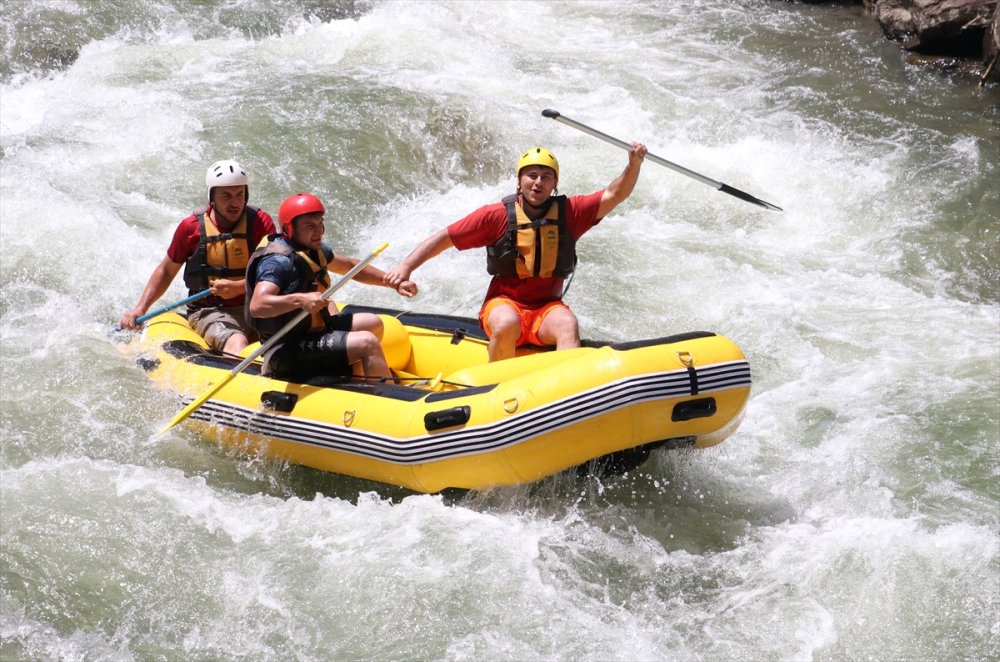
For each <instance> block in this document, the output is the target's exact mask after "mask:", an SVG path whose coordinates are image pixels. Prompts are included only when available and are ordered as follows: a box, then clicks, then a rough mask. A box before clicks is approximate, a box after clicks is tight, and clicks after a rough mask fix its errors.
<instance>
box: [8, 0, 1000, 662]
mask: <svg viewBox="0 0 1000 662" xmlns="http://www.w3.org/2000/svg"><path fill="white" fill-rule="evenodd" d="M3 12H4V20H3V22H2V24H0V33H2V35H3V54H2V60H0V150H2V154H0V159H2V161H0V212H2V222H0V250H2V253H0V316H2V317H0V398H2V400H0V405H2V406H0V543H2V551H0V554H2V556H0V659H3V660H4V661H8V660H10V661H14V660H80V661H83V660H88V661H89V660H289V659H297V660H317V661H320V660H330V659H338V660H347V659H412V660H494V659H500V660H664V659H669V660H707V661H716V660H779V659H780V660H858V659H893V660H930V659H937V660H958V659H961V660H987V659H997V658H998V657H1000V627H998V622H1000V620H998V613H1000V538H998V528H1000V505H998V504H1000V487H998V485H1000V481H998V475H1000V455H998V453H1000V377H998V375H1000V291H998V288H1000V243H998V239H997V232H998V230H1000V186H998V184H997V182H998V181H1000V110H998V108H1000V89H998V86H997V85H996V84H993V85H991V86H990V87H987V88H986V89H985V90H979V89H977V87H976V81H975V80H972V79H967V78H964V77H962V75H961V74H957V73H952V72H948V71H942V70H941V69H935V68H927V67H917V66H912V65H909V64H907V63H906V62H905V58H904V55H903V54H902V53H901V51H900V49H899V47H898V45H896V44H893V43H889V42H886V41H885V39H884V37H883V36H882V33H881V31H880V29H879V28H878V25H877V24H876V23H875V22H874V21H873V20H872V19H871V18H870V17H867V16H864V15H863V14H862V11H861V10H860V9H859V8H852V7H820V6H811V5H805V4H789V3H784V2H765V1H755V0H743V1H739V2H734V1H732V0H688V1H685V2H672V1H670V2H668V1H664V2H610V1H609V2H505V1H501V0H495V1H490V2H473V1H467V2H463V1H453V2H447V1H434V2H431V1H427V2H409V1H385V2H363V1H358V2H340V3H333V2H325V1H321V0H286V1H283V2H277V1H274V0H272V1H266V0H241V1H239V2H234V1H231V0H204V1H201V2H194V1H192V0H33V1H26V0H8V1H7V2H5V3H4V10H3ZM545 108H553V109H556V110H558V111H560V112H561V113H563V114H564V115H566V116H567V117H570V118H573V119H575V120H578V121H580V122H583V123H585V124H587V125H589V126H592V127H594V128H595V129H598V130H601V131H603V132H605V133H608V134H610V135H613V136H616V137H618V138H621V139H623V140H642V141H643V142H645V143H646V144H647V146H648V147H649V149H650V151H651V152H653V153H655V154H658V155H660V156H661V157H663V158H665V159H668V160H671V161H673V162H676V163H679V164H681V165H683V166H685V167H687V168H690V169H692V170H694V171H696V172H699V173H702V174H704V175H706V176H708V177H710V178H712V179H715V180H718V181H722V182H725V183H727V184H729V185H731V186H734V187H736V188H739V189H741V190H744V191H747V192H749V193H751V194H753V195H756V196H758V197H760V198H762V199H764V200H767V201H769V202H772V203H774V204H776V205H778V206H780V207H782V208H783V209H784V211H783V212H774V211H768V210H765V209H761V208H759V207H755V206H753V205H749V204H747V203H745V202H743V201H740V200H738V199H736V198H733V197H730V196H727V195H724V194H722V193H719V192H717V191H714V190H713V189H712V188H711V187H708V186H705V185H704V184H703V183H700V182H698V181H695V180H693V179H690V178H686V177H684V176H681V175H680V174H678V173H676V172H673V171H671V170H669V169H667V168H663V167H661V166H659V165H657V164H655V163H652V162H649V161H647V162H646V164H645V165H644V167H643V171H642V175H641V177H640V180H639V183H638V185H637V187H636V190H635V192H634V194H633V195H632V197H631V198H630V199H629V200H628V201H626V202H625V203H623V204H622V205H621V206H620V207H619V208H618V209H616V210H615V212H614V213H613V214H612V215H611V216H610V217H609V218H607V219H606V220H605V221H604V222H602V223H601V224H600V225H599V226H598V227H597V228H596V229H594V230H593V231H592V232H590V233H589V234H588V235H587V236H586V237H585V238H584V239H583V240H582V241H581V242H580V244H579V250H580V255H581V267H580V269H579V270H578V272H577V276H576V278H575V280H574V281H573V284H572V288H571V289H570V292H569V294H568V302H569V303H570V304H571V305H572V306H573V308H574V310H575V311H576V312H577V315H578V316H579V318H580V321H581V327H582V329H583V335H584V336H586V337H589V338H595V339H605V340H627V339H634V338H648V337H657V336H664V335H670V334H673V333H680V332H684V331H690V330H700V329H703V330H711V331H716V332H719V333H722V334H724V335H726V336H727V337H729V338H731V339H733V340H734V341H736V342H737V343H738V344H739V345H740V346H741V347H742V348H743V350H744V351H745V353H746V354H747V357H748V359H749V361H750V363H751V366H752V367H753V371H754V380H755V382H754V390H753V396H752V398H751V400H750V404H749V408H748V410H747V415H746V418H745V420H744V422H743V424H742V426H741V427H740V428H739V429H738V431H737V432H736V433H735V434H734V435H733V436H732V437H731V438H730V439H728V440H727V441H726V442H725V443H723V444H721V445H720V446H716V447H713V448H711V449H706V450H703V451H690V450H687V451H657V452H655V453H654V454H653V456H652V457H651V459H650V460H649V461H648V462H647V463H646V464H644V465H643V466H642V467H640V468H639V469H637V470H634V471H632V472H631V473H629V474H627V475H625V476H619V477H603V478H602V477H589V478H585V479H577V478H575V477H573V476H569V475H560V476H556V477H553V478H550V479H547V480H544V481H541V482H540V483H537V484H533V485H527V486H521V487H518V488H509V489H497V490H491V491H487V492H482V493H469V494H465V495H449V496H441V495H416V494H411V493H407V492H405V491H402V490H398V489H394V488H388V487H384V486H380V485H377V484H374V483H368V482H364V481H359V480H354V479H350V478H345V477H341V476H334V475H327V474H323V473H320V472H316V471H312V470H309V469H304V468H300V467H294V466H287V465H283V464H280V463H276V462H267V461H262V460H260V459H256V458H250V457H246V456H242V455H238V454H233V453H229V452H226V451H223V450H221V449H219V448H217V447H216V446H214V445H212V444H211V443H209V442H207V441H206V440H204V439H201V438H198V437H197V436H196V435H194V434H192V433H190V432H189V431H186V430H185V429H184V428H183V427H181V428H178V429H176V430H175V431H172V432H171V433H170V434H168V435H166V436H165V437H162V438H158V437H157V436H156V433H157V431H158V430H159V429H160V427H162V426H163V424H164V423H165V422H166V421H168V420H169V419H170V417H171V416H172V415H173V414H174V413H176V411H177V408H178V402H177V400H175V399H174V398H173V397H172V396H170V395H169V394H167V393H164V392H161V391H159V390H157V389H156V388H155V387H154V386H153V385H152V384H151V383H149V381H148V380H147V378H146V377H145V375H144V374H143V372H142V371H141V370H140V369H139V368H137V366H136V365H135V364H134V362H133V361H132V359H131V357H130V356H129V355H128V352H126V351H123V348H122V346H121V345H119V344H117V343H115V342H113V341H112V340H111V339H110V338H109V334H108V331H109V329H110V328H111V327H113V326H114V324H115V323H116V321H117V319H118V317H119V316H120V314H121V313H122V311H124V310H125V309H127V308H129V307H131V306H132V305H133V304H134V303H135V301H136V300H137V298H138V296H139V293H140V292H141V290H142V288H143V286H144V284H145V282H146V279H147V278H148V276H149V274H150V272H151V271H152V269H153V267H154V266H155V265H156V263H157V262H158V261H159V260H160V259H161V258H162V256H163V254H164V250H165V248H166V246H167V244H168V243H169V239H170V236H171V235H172V233H173V229H174V227H175V225H176V223H177V221H179V220H180V219H181V218H182V217H183V216H185V215H187V214H188V213H189V212H190V210H191V209H193V208H194V207H196V206H197V205H199V204H201V203H202V201H203V199H204V195H205V191H204V188H203V177H204V171H205V168H206V167H207V166H208V165H209V164H210V163H212V162H213V161H215V160H218V159H224V158H235V159H237V160H239V161H240V162H242V163H243V164H244V165H245V166H246V167H247V168H248V169H249V170H250V175H251V186H250V198H251V202H252V203H254V204H258V205H260V206H262V207H263V208H264V209H267V210H269V211H270V212H272V213H275V211H276V209H277V206H278V204H279V203H280V201H281V200H282V199H283V198H284V197H285V196H286V195H288V194H290V193H293V192H296V191H299V190H308V191H311V192H314V193H316V194H317V195H319V196H321V197H322V198H323V199H324V200H327V201H328V209H329V213H328V223H327V240H328V241H329V242H330V243H331V244H332V245H333V246H334V248H335V250H340V251H342V252H344V253H347V254H349V255H366V254H367V253H368V252H370V251H371V250H372V249H373V248H374V247H375V246H377V245H378V244H380V243H381V242H382V241H389V242H390V246H389V248H388V249H387V250H386V251H385V253H383V254H382V255H381V256H380V258H379V260H378V262H377V263H376V264H377V265H379V266H381V267H383V268H388V267H390V266H392V265H393V264H395V262H397V261H398V260H400V259H401V258H402V257H403V256H405V255H406V254H407V253H408V252H409V250H410V249H411V248H413V246H415V245H416V244H417V243H418V242H419V241H420V240H421V239H423V238H424V237H425V236H427V235H429V234H430V233H431V232H434V231H435V230H437V229H439V228H440V227H442V226H443V225H444V224H445V223H447V222H450V221H452V220H455V219H457V218H459V217H461V216H463V215H465V214H466V213H468V212H469V211H471V210H473V209H475V208H476V207H478V206H480V205H482V204H486V203H487V202H491V201H495V200H497V199H499V198H500V197H501V196H502V195H504V194H506V193H508V192H510V191H512V190H513V183H514V180H513V168H514V164H515V163H516V159H517V156H518V155H519V154H520V152H521V151H522V150H524V149H525V148H527V147H529V146H533V145H536V144H538V145H544V146H546V147H548V148H550V149H551V150H552V151H553V152H555V153H556V155H557V156H558V157H559V159H560V165H561V171H562V177H561V180H560V190H561V191H562V192H564V193H570V194H573V193H589V192H591V191H594V190H597V189H598V188H600V187H602V186H604V185H605V184H607V183H608V182H610V181H611V180H612V179H613V178H614V177H615V176H616V175H617V174H618V173H620V172H621V169H622V168H623V167H624V164H625V160H626V159H625V152H624V151H622V150H620V149H617V148H616V147H614V146H612V145H609V144H608V143H606V142H602V141H599V140H597V139H595V138H594V137H592V136H589V135H586V134H584V133H581V132H579V131H575V130H574V129H572V128H570V127H568V126H565V125H563V124H560V123H558V122H554V121H552V120H550V119H546V118H544V117H542V115H541V110H542V109H545ZM43 260H49V262H50V264H49V265H48V266H46V265H44V264H42V261H43ZM483 267H484V259H483V254H482V251H467V252H462V253H459V252H457V251H450V252H448V253H446V254H443V255H442V256H440V257H439V258H437V259H436V260H434V261H432V262H430V263H428V264H426V265H425V266H424V267H422V268H421V269H420V270H418V271H417V272H416V273H415V278H416V280H417V282H418V284H419V285H420V287H421V294H420V295H419V297H418V298H416V299H414V300H412V301H404V300H402V299H400V298H399V297H397V296H396V295H395V294H394V293H392V292H391V291H389V290H387V289H384V288H370V287H364V286H362V285H355V284H351V285H350V286H348V288H346V289H345V290H344V294H343V296H344V298H345V299H348V300H356V301H363V302H364V303H368V304H371V305H385V306H392V307H400V306H402V307H407V308H409V309H411V310H418V311H429V312H436V313H444V314H452V315H472V314H474V313H475V311H476V309H477V307H478V304H479V302H480V300H481V297H482V294H483V292H484V290H485V287H486V283H487V278H488V277H487V275H486V273H485V269H484V268H483ZM183 296H184V290H183V288H182V285H181V282H180V279H179V278H178V279H177V281H176V282H175V283H174V285H173V287H172V288H171V290H170V291H169V292H168V294H167V295H166V296H165V297H164V299H163V301H164V302H167V301H171V300H176V299H179V298H181V297H183Z"/></svg>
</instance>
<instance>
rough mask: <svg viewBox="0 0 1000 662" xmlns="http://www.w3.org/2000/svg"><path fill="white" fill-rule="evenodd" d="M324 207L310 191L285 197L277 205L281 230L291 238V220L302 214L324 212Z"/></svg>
mask: <svg viewBox="0 0 1000 662" xmlns="http://www.w3.org/2000/svg"><path fill="white" fill-rule="evenodd" d="M325 211H326V208H325V207H324V206H323V203H322V202H320V199H319V198H317V197H316V196H315V195H313V194H312V193H296V194H295V195H291V196H289V197H287V198H285V201H284V202H282V203H281V206H280V207H278V224H279V225H281V229H282V231H283V232H284V233H285V235H286V236H287V237H288V238H289V239H291V238H292V234H293V232H294V231H293V229H292V221H294V220H295V219H296V218H298V217H299V216H302V215H303V214H315V213H316V212H320V213H324V212H325Z"/></svg>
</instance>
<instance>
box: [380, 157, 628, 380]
mask: <svg viewBox="0 0 1000 662" xmlns="http://www.w3.org/2000/svg"><path fill="white" fill-rule="evenodd" d="M645 156H646V146H645V145H643V144H641V143H632V150H631V151H630V152H629V157H628V164H627V165H626V166H625V170H623V171H622V173H621V174H620V175H619V176H618V177H616V178H615V179H614V180H613V181H612V182H611V183H610V184H608V185H607V187H606V188H604V189H602V190H600V191H596V192H595V193H591V194H590V195H578V196H572V197H566V196H558V195H553V194H554V193H556V192H557V187H558V184H559V162H558V161H557V160H556V157H555V156H554V155H553V154H552V153H551V152H550V151H548V150H547V149H543V148H541V147H533V148H531V149H529V150H528V151H526V152H525V153H524V154H522V155H521V158H520V160H519V161H518V164H517V193H516V194H515V195H510V196H507V197H506V198H504V199H503V200H502V201H501V202H498V203H494V204H491V205H486V206H485V207H480V208H479V209H477V210H476V211H474V212H472V213H471V214H469V215H468V216H466V217H465V218H463V219H461V220H458V221H455V222H454V223H452V224H451V225H449V226H447V227H446V228H444V229H442V230H440V231H438V232H437V233H435V234H433V235H431V236H430V237H428V238H427V239H425V240H424V241H423V242H422V243H421V244H420V245H419V246H417V247H416V248H415V249H413V251H412V252H411V253H410V254H409V255H408V256H407V257H406V258H405V259H404V260H403V261H402V262H400V263H399V265H398V266H396V267H395V268H394V269H392V270H391V271H389V272H388V273H387V274H386V276H385V280H386V283H388V284H389V285H391V286H393V287H397V286H398V285H399V284H400V283H402V282H404V281H408V280H410V275H411V274H412V273H413V271H414V270H415V269H417V268H418V267H419V266H420V265H422V264H423V263H424V262H426V261H427V260H429V259H431V258H433V257H435V256H437V255H438V254H440V253H441V252H443V251H444V250H446V249H448V248H450V247H455V248H457V249H458V250H467V249H470V248H482V247H487V258H486V265H487V271H489V273H490V274H492V275H493V280H492V281H490V285H489V288H488V289H487V291H486V300H485V301H484V302H483V306H482V308H481V309H480V311H479V322H480V324H481V325H482V327H483V329H484V330H485V331H486V334H487V335H488V336H489V338H490V344H489V355H490V361H499V360H501V359H506V358H510V357H512V356H514V354H515V350H516V348H517V347H518V346H519V345H525V344H532V345H542V346H555V348H556V349H571V348H573V347H579V346H580V329H579V325H578V324H577V320H576V315H575V314H573V311H572V310H570V308H569V306H567V305H566V304H565V303H563V301H562V297H563V294H564V290H563V283H564V282H565V279H566V278H567V277H568V276H569V275H570V274H572V272H573V269H574V268H575V267H576V250H575V244H576V241H577V240H578V239H579V238H580V237H581V236H583V234H584V233H585V232H587V231H588V230H589V229H590V228H592V227H594V226H595V225H597V224H598V223H599V222H600V221H601V219H603V218H604V217H605V216H606V215H607V214H609V213H610V212H611V210H612V209H614V208H615V207H616V206H618V204H619V203H620V202H622V201H623V200H625V199H626V198H627V197H628V196H629V195H631V193H632V189H634V188H635V183H636V180H637V179H638V178H639V170H640V168H641V167H642V161H643V159H644V158H645Z"/></svg>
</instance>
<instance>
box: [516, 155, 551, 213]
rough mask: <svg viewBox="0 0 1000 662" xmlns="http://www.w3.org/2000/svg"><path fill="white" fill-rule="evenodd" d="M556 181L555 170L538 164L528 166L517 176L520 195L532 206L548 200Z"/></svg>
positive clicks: (537, 205)
mask: <svg viewBox="0 0 1000 662" xmlns="http://www.w3.org/2000/svg"><path fill="white" fill-rule="evenodd" d="M557 183H558V180H557V179H556V171H555V170H553V169H552V168H549V167H547V166H540V165H532V166H528V167H527V168H525V169H524V170H522V171H521V175H520V176H519V177H518V178H517V186H518V189H519V190H520V191H521V195H522V196H523V197H524V199H525V200H527V202H528V204H530V205H531V206H533V207H539V206H541V205H542V204H543V203H544V202H545V201H546V200H548V199H549V196H550V195H552V191H554V190H555V188H556V184H557Z"/></svg>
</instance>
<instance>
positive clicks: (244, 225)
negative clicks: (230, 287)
mask: <svg viewBox="0 0 1000 662" xmlns="http://www.w3.org/2000/svg"><path fill="white" fill-rule="evenodd" d="M207 211H208V210H207V209H205V208H202V209H198V210H195V212H194V215H195V217H196V218H197V219H198V248H197V249H195V251H194V253H192V254H191V257H189V258H188V261H187V262H186V263H185V264H184V284H185V285H187V287H188V289H189V290H190V291H191V293H192V294H194V293H196V292H201V291H202V290H206V289H208V288H209V286H210V285H211V284H212V282H213V281H216V280H218V279H220V278H232V279H234V280H239V279H241V278H243V275H244V274H245V273H246V269H247V263H248V262H249V260H250V254H251V253H252V252H253V246H251V245H250V232H249V228H250V227H253V224H254V223H256V222H257V218H258V217H257V212H258V211H260V210H259V209H257V208H256V207H251V206H250V205H247V206H246V208H245V209H244V211H243V217H242V218H241V219H240V220H239V222H238V223H237V224H236V227H234V228H233V229H232V231H231V232H220V231H219V228H217V227H216V226H215V223H210V222H208V219H207V218H206V216H207Z"/></svg>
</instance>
